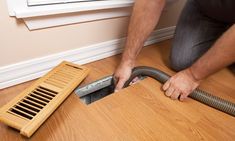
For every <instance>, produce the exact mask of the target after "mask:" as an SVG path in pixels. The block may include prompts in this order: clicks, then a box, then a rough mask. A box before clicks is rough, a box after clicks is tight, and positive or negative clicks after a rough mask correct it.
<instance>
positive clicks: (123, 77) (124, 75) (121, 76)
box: [114, 61, 134, 92]
mask: <svg viewBox="0 0 235 141" xmlns="http://www.w3.org/2000/svg"><path fill="white" fill-rule="evenodd" d="M133 67H134V63H131V62H128V61H122V62H121V63H120V64H119V66H118V67H117V69H116V71H115V73H114V78H115V79H116V81H117V82H116V83H117V84H116V87H115V92H117V91H118V90H120V89H122V88H123V86H124V84H125V82H126V81H127V80H128V79H129V78H130V76H131V72H132V69H133Z"/></svg>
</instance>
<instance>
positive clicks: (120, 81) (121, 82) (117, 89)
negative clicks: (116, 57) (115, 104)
mask: <svg viewBox="0 0 235 141" xmlns="http://www.w3.org/2000/svg"><path fill="white" fill-rule="evenodd" d="M125 82H126V80H125V79H124V78H121V79H119V80H118V83H117V85H116V88H115V92H116V91H119V90H120V89H122V88H123V86H124V84H125Z"/></svg>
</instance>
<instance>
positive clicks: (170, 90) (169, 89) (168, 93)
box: [165, 87, 174, 97]
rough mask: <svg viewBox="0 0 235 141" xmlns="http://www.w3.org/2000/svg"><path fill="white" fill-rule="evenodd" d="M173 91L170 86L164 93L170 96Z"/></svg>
mask: <svg viewBox="0 0 235 141" xmlns="http://www.w3.org/2000/svg"><path fill="white" fill-rule="evenodd" d="M173 92H174V88H172V87H170V88H168V89H167V90H166V92H165V95H166V96H168V97H170V96H171V95H172V94H173Z"/></svg>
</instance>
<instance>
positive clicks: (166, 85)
mask: <svg viewBox="0 0 235 141" xmlns="http://www.w3.org/2000/svg"><path fill="white" fill-rule="evenodd" d="M169 87H170V80H168V81H167V82H166V83H165V84H164V85H163V87H162V89H163V90H164V91H166V90H167V89H168V88H169Z"/></svg>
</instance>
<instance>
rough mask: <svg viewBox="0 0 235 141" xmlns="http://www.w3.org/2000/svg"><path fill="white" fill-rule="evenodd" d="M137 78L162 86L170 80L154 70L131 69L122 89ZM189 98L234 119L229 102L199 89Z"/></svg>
mask: <svg viewBox="0 0 235 141" xmlns="http://www.w3.org/2000/svg"><path fill="white" fill-rule="evenodd" d="M138 76H148V77H151V78H154V79H155V80H158V81H159V82H160V83H162V84H164V83H165V82H166V81H167V80H168V79H169V78H170V76H169V75H168V74H166V73H164V72H162V71H160V70H157V69H155V68H152V67H147V66H139V67H135V68H134V69H133V71H132V74H131V77H130V79H129V80H128V81H127V82H126V83H125V85H124V87H127V86H128V85H129V84H130V82H131V81H132V80H133V79H134V78H135V77H138ZM189 97H190V98H192V99H194V100H197V101H199V102H201V103H203V104H206V105H208V106H210V107H213V108H215V109H218V110H220V111H222V112H225V113H227V114H229V115H232V116H234V117H235V104H234V103H232V102H230V101H227V100H224V99H222V98H219V97H217V96H214V95H211V94H209V93H207V92H204V91H202V90H200V89H196V90H194V91H193V92H192V93H190V94H189Z"/></svg>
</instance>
